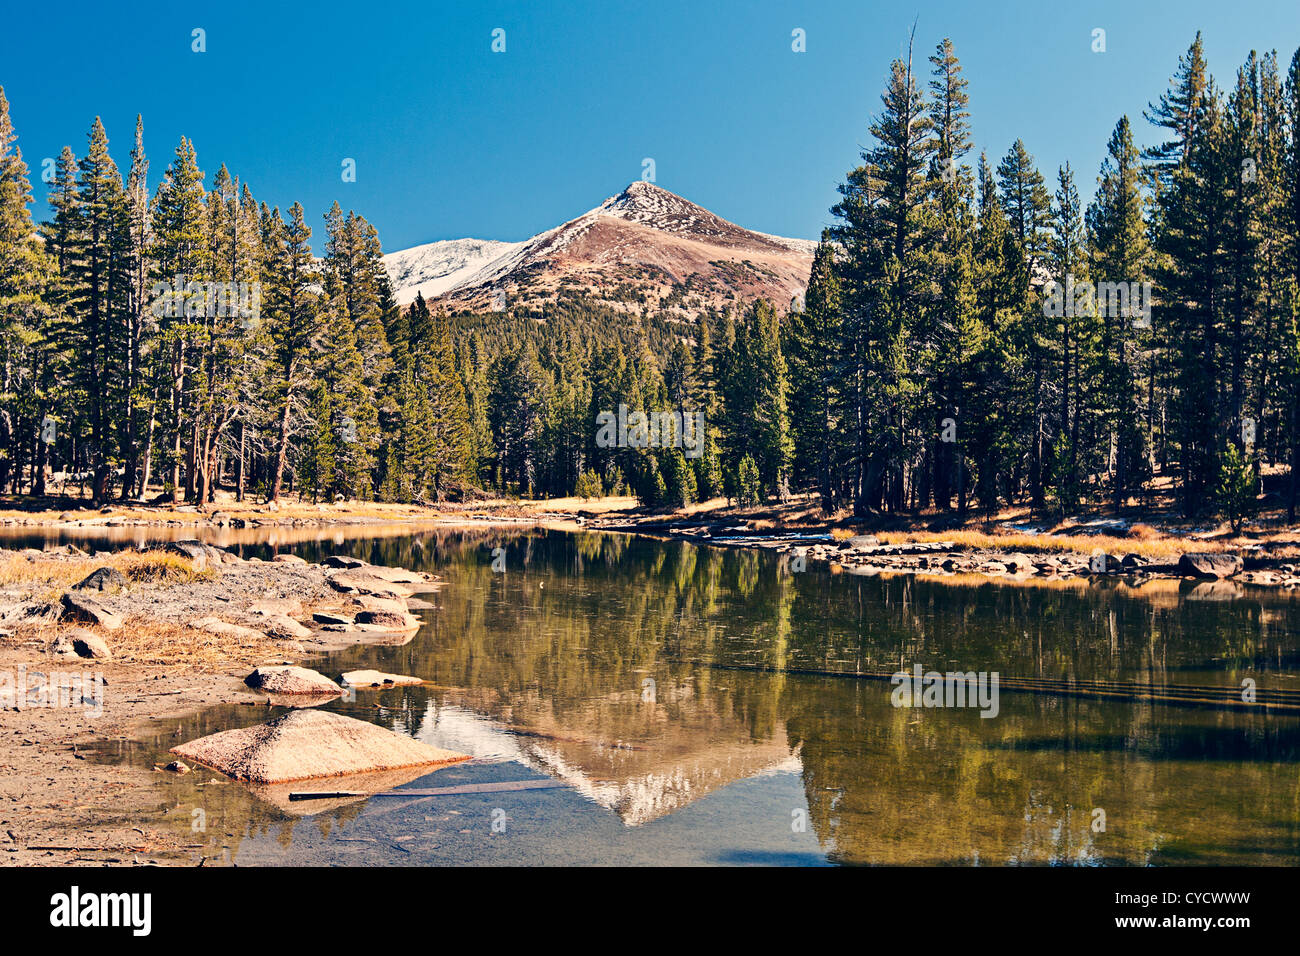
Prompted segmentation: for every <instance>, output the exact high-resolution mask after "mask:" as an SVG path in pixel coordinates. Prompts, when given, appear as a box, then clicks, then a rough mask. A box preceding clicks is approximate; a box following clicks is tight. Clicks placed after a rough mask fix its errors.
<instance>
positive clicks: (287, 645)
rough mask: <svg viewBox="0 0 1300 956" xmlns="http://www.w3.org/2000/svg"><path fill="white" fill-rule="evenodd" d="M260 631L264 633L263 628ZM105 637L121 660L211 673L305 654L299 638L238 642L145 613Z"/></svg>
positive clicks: (263, 636) (269, 638)
mask: <svg viewBox="0 0 1300 956" xmlns="http://www.w3.org/2000/svg"><path fill="white" fill-rule="evenodd" d="M256 633H258V634H261V632H260V631H258V632H256ZM104 638H105V639H106V640H107V641H108V642H109V644H110V645H112V647H113V655H114V657H115V658H117V659H119V660H129V661H133V662H135V663H139V664H158V665H163V666H168V667H194V668H198V669H200V670H203V671H209V672H210V671H220V670H227V669H231V668H245V667H252V666H255V665H257V664H263V663H265V662H267V661H270V660H288V659H290V658H294V659H296V658H298V657H301V656H302V648H301V647H300V646H298V644H297V642H296V641H292V640H281V639H279V638H274V637H269V636H266V635H262V636H261V637H260V638H256V639H250V640H238V641H237V640H235V639H234V638H232V637H229V636H226V635H218V634H210V633H209V632H207V631H200V630H196V629H195V628H191V627H185V626H183V625H180V624H172V623H169V622H167V621H159V620H157V619H155V618H151V617H148V616H147V615H141V614H133V615H131V616H130V617H128V618H127V619H126V622H125V626H123V627H122V629H121V630H118V631H113V632H107V633H105V634H104Z"/></svg>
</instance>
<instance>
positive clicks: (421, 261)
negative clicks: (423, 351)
mask: <svg viewBox="0 0 1300 956" xmlns="http://www.w3.org/2000/svg"><path fill="white" fill-rule="evenodd" d="M522 245H523V243H521V242H497V241H496V240H493V239H444V240H442V241H440V242H429V243H425V244H424V245H422V246H412V247H411V248H410V249H403V250H402V251H400V252H391V253H389V254H388V255H386V256H384V267H385V268H386V269H387V270H388V278H389V280H390V281H391V282H392V284H393V291H394V294H395V295H396V296H397V301H398V302H399V303H401V304H402V305H406V304H407V303H409V302H414V301H415V297H416V295H417V294H418V295H422V296H424V297H425V298H426V299H431V298H434V297H436V296H439V295H442V294H443V293H444V292H447V291H449V290H451V289H452V288H454V287H455V286H457V285H459V284H460V283H461V282H463V281H464V280H465V279H467V278H468V277H469V276H471V275H473V274H474V273H475V272H477V271H478V270H479V269H481V268H483V266H485V265H486V264H488V263H490V262H492V261H494V260H496V259H499V258H500V257H501V256H503V255H507V254H508V253H510V252H512V251H513V250H515V249H517V248H519V247H520V246H522Z"/></svg>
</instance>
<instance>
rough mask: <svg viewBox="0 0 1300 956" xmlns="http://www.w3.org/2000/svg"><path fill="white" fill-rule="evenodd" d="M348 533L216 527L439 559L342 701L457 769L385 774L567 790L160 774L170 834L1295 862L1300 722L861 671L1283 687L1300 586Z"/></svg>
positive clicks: (688, 854) (1299, 663)
mask: <svg viewBox="0 0 1300 956" xmlns="http://www.w3.org/2000/svg"><path fill="white" fill-rule="evenodd" d="M353 533H356V532H343V533H340V532H329V533H327V534H316V535H314V539H310V540H304V541H297V542H296V543H285V542H281V543H278V544H277V545H275V546H272V545H268V544H265V543H260V544H259V543H248V542H250V541H253V540H255V539H254V538H252V537H250V536H249V535H248V533H245V535H244V536H243V537H242V539H230V540H227V541H225V542H221V541H220V540H219V539H218V543H226V544H230V545H231V546H232V547H233V548H234V549H235V550H238V551H240V552H241V553H243V554H244V555H245V556H251V555H258V556H260V557H263V558H266V557H269V556H270V555H271V554H272V553H273V552H274V551H275V550H290V551H293V552H294V553H297V554H300V555H302V556H303V557H305V558H307V559H309V560H319V559H321V558H323V557H325V556H326V555H329V554H337V553H342V554H351V555H355V556H358V557H362V558H364V559H366V560H368V561H371V562H374V563H377V564H388V565H397V566H402V567H411V568H420V569H424V570H429V571H433V572H435V573H437V574H439V575H441V576H442V578H443V580H444V581H445V582H446V586H445V587H443V588H442V589H441V590H439V591H437V592H436V593H435V594H432V595H426V596H425V597H427V598H428V600H430V601H431V602H432V603H434V604H435V605H436V608H435V609H432V610H424V611H419V612H417V613H418V614H419V616H420V617H421V618H422V620H423V621H424V626H423V627H422V628H421V630H420V631H419V633H418V634H416V635H415V636H414V638H413V639H412V640H410V641H409V642H408V643H406V644H404V645H402V646H386V647H374V646H369V647H355V648H350V649H348V650H346V651H342V652H339V653H336V654H332V655H330V656H329V657H328V658H327V659H325V660H322V661H317V662H316V663H315V664H314V665H313V666H317V667H318V668H319V669H320V670H322V671H324V672H326V673H328V674H330V675H331V676H337V674H338V672H340V671H342V670H347V669H352V668H356V667H374V668H377V669H379V670H382V671H388V672H394V673H405V674H413V675H416V676H419V677H421V678H424V679H425V680H427V681H429V682H430V683H429V684H427V685H423V686H418V687H413V688H412V687H407V688H399V689H392V690H386V691H360V692H358V695H357V699H356V701H355V702H348V701H338V702H335V703H331V704H329V705H327V706H328V708H329V709H331V710H336V711H338V712H341V713H346V714H349V715H351V716H354V717H359V718H362V719H366V720H371V721H374V722H375V723H378V724H381V725H383V726H386V727H390V728H393V729H395V730H398V731H400V732H403V733H408V734H411V735H412V736H415V737H417V738H419V739H421V740H423V741H426V742H427V743H430V744H433V745H435V746H439V747H446V748H449V749H452V750H457V751H461V752H463V753H468V754H471V755H472V756H473V757H474V758H475V759H474V760H472V761H471V762H469V763H466V764H460V765H456V766H452V767H447V768H444V769H441V770H437V771H435V772H434V773H431V774H426V775H424V776H422V777H418V778H416V779H413V780H410V781H409V782H407V783H404V784H402V786H403V787H409V788H421V789H427V788H434V787H450V786H463V785H471V786H473V785H482V784H490V783H502V782H507V783H508V782H520V781H553V782H556V783H557V784H559V786H555V787H551V788H539V789H507V790H504V791H491V790H489V791H487V792H471V793H459V794H455V795H450V796H434V797H423V798H395V797H373V798H370V799H368V800H356V801H352V802H350V803H345V804H328V805H323V806H322V805H321V804H318V803H314V802H295V803H287V802H286V801H284V800H283V799H275V798H274V797H263V796H257V795H254V794H253V793H251V792H250V791H249V790H248V789H247V788H246V787H244V786H243V785H241V784H238V783H232V782H229V781H225V780H223V779H217V778H215V777H214V775H212V774H211V773H209V772H205V771H200V772H198V773H195V774H192V775H190V776H188V777H181V778H171V777H168V778H166V779H165V780H164V781H162V782H161V783H160V786H161V787H162V788H164V789H165V791H166V806H165V807H164V808H163V809H162V810H161V811H160V813H161V815H162V817H163V818H164V819H166V820H167V821H170V823H171V825H174V826H176V827H178V828H180V829H182V830H184V831H185V832H187V833H188V832H189V831H191V830H192V825H193V822H194V819H195V814H194V810H196V809H199V810H202V811H203V812H202V818H203V820H204V822H205V825H206V830H205V831H203V832H199V833H195V834H193V840H192V842H196V843H198V842H202V843H205V844H206V845H207V847H208V849H207V850H206V851H204V852H205V853H206V854H207V855H208V856H210V857H212V858H214V859H213V862H220V861H222V860H225V861H229V862H235V863H238V864H240V865H249V864H273V863H295V864H330V863H338V864H374V865H382V864H399V865H400V864H407V865H434V864H452V863H456V864H478V863H496V864H507V863H521V864H522V863H530V864H592V863H609V864H614V863H663V864H824V863H831V864H836V863H845V864H960V865H969V864H982V865H1007V864H1040V863H1050V864H1084V865H1098V864H1137V865H1143V864H1262V863H1268V864H1289V865H1294V864H1296V863H1300V718H1297V717H1295V716H1286V715H1279V714H1276V713H1274V714H1269V713H1265V712H1263V711H1262V710H1258V709H1257V710H1244V711H1242V710H1223V709H1218V708H1193V707H1185V706H1168V705H1164V704H1160V703H1158V702H1156V700H1154V699H1153V694H1152V692H1151V691H1150V690H1147V689H1143V690H1142V691H1140V692H1135V693H1134V694H1133V695H1132V696H1131V698H1129V699H1094V698H1090V697H1087V696H1064V695H1054V694H1041V693H1039V694H1029V693H1023V692H1017V691H1011V690H1007V689H1005V687H1004V689H1003V690H1002V693H1001V696H1000V702H999V703H1000V707H999V713H998V716H997V717H996V718H994V719H981V717H980V716H979V713H978V711H977V710H973V709H944V708H935V709H920V708H917V709H910V708H896V707H894V706H892V705H891V703H890V691H891V690H892V688H891V686H890V684H889V682H888V681H887V680H884V681H882V680H877V679H864V678H862V677H860V676H855V675H859V674H863V673H880V672H886V673H888V672H891V671H893V670H896V669H899V668H900V667H902V668H907V669H910V668H911V667H912V665H913V664H915V663H920V664H921V665H923V666H924V667H925V668H926V669H935V670H962V671H970V670H974V671H981V670H983V671H997V672H998V673H999V674H1000V675H1002V677H1003V678H1004V679H1005V678H1016V677H1019V678H1055V679H1074V680H1079V681H1096V680H1105V681H1116V682H1121V683H1134V684H1140V685H1143V688H1149V687H1150V686H1154V687H1155V688H1156V689H1157V693H1158V692H1159V690H1160V689H1168V688H1178V687H1183V686H1212V687H1233V688H1237V687H1240V685H1241V682H1242V680H1243V679H1245V678H1247V677H1249V678H1251V679H1253V680H1254V681H1256V683H1257V684H1258V686H1259V687H1260V688H1262V689H1274V690H1279V689H1280V690H1287V691H1297V690H1300V638H1298V637H1297V624H1298V623H1300V606H1298V605H1297V601H1296V600H1295V599H1294V598H1292V597H1291V596H1289V595H1287V594H1284V593H1283V594H1276V595H1273V594H1267V593H1266V592H1263V591H1259V590H1242V589H1239V588H1237V587H1236V586H1235V585H1225V584H1216V585H1213V586H1206V585H1201V586H1198V587H1196V588H1192V587H1191V586H1190V585H1189V584H1186V583H1179V582H1152V583H1150V584H1148V585H1146V586H1145V587H1143V588H1141V589H1134V588H1130V587H1128V586H1127V585H1123V584H1114V585H1096V584H1087V583H1084V582H1071V583H1069V584H1066V583H1059V584H1057V585H1055V586H1043V585H1014V584H998V583H993V582H988V581H982V580H981V581H980V582H979V583H974V582H961V581H954V580H952V579H945V580H940V579H928V578H918V577H910V576H890V577H863V576H856V575H850V574H833V573H831V572H830V571H829V570H828V569H826V568H825V567H824V566H810V567H809V568H808V570H807V571H806V572H804V573H799V574H792V573H790V572H789V571H787V570H784V569H783V568H782V566H781V564H780V562H779V560H778V558H777V556H775V555H771V554H767V553H759V552H754V551H745V550H730V549H710V548H700V547H697V546H694V545H690V544H685V543H677V542H671V543H664V542H658V541H652V540H647V539H638V538H630V537H625V536H621V535H612V534H600V533H589V532H581V533H569V532H560V531H539V530H530V531H519V532H515V531H511V532H502V531H500V530H495V531H485V530H483V529H474V530H447V529H443V530H436V531H429V532H425V533H403V534H400V535H391V536H387V537H380V538H354V537H348V535H349V534H353ZM308 537H309V538H313V536H308ZM241 540H242V542H243V543H241ZM264 540H265V538H263V541H264ZM498 547H500V548H504V549H505V571H504V573H495V572H494V571H493V570H492V558H493V555H492V551H493V549H494V548H498ZM810 672H811V673H810ZM276 712H277V713H278V711H276ZM265 719H267V710H266V709H265V708H261V707H248V706H233V705H232V706H225V707H218V708H214V709H210V710H208V711H205V712H203V713H202V714H199V715H196V716H194V717H191V718H187V719H182V720H168V721H160V722H158V726H157V729H156V731H155V732H154V733H152V734H149V735H147V736H145V737H144V739H143V740H141V741H140V742H139V743H137V744H132V745H129V746H124V748H123V750H122V752H121V753H120V754H118V755H116V756H115V759H125V760H131V761H135V762H139V763H141V764H143V765H152V764H153V763H155V762H157V761H158V760H159V759H161V758H162V757H163V755H164V754H165V751H166V750H167V748H168V747H171V746H174V744H175V743H176V742H177V741H178V740H188V739H191V738H192V737H195V736H199V735H201V734H206V733H213V732H215V731H217V730H222V729H226V728H229V727H232V726H237V725H245V724H249V723H254V722H259V721H261V720H265ZM332 786H333V785H332V784H331V785H329V786H322V787H320V789H331V788H332ZM313 788H314V787H313V786H312V785H295V789H313ZM1097 811H1103V812H1104V830H1103V829H1099V828H1098V823H1099V821H1100V819H1101V818H1100V816H1099V815H1098V813H1097Z"/></svg>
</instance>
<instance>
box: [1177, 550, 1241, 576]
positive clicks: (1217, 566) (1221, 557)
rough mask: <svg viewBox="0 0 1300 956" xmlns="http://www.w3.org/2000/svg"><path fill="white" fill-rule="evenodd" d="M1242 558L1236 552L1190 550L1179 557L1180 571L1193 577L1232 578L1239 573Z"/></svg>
mask: <svg viewBox="0 0 1300 956" xmlns="http://www.w3.org/2000/svg"><path fill="white" fill-rule="evenodd" d="M1241 568H1242V561H1241V558H1240V557H1239V556H1237V555H1235V554H1211V553H1208V552H1200V553H1197V552H1188V553H1187V554H1184V555H1183V556H1182V557H1180V558H1179V559H1178V573H1179V574H1181V575H1183V576H1185V577H1193V578H1211V579H1218V578H1230V577H1232V576H1233V575H1234V574H1239V573H1240V572H1241Z"/></svg>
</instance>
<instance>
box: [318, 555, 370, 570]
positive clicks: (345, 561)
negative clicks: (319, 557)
mask: <svg viewBox="0 0 1300 956" xmlns="http://www.w3.org/2000/svg"><path fill="white" fill-rule="evenodd" d="M321 564H323V565H325V567H327V568H364V567H365V566H366V562H364V561H362V560H361V559H360V558H350V557H348V556H347V555H346V554H331V555H330V556H329V557H328V558H326V559H325V560H324V561H322V562H321Z"/></svg>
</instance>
